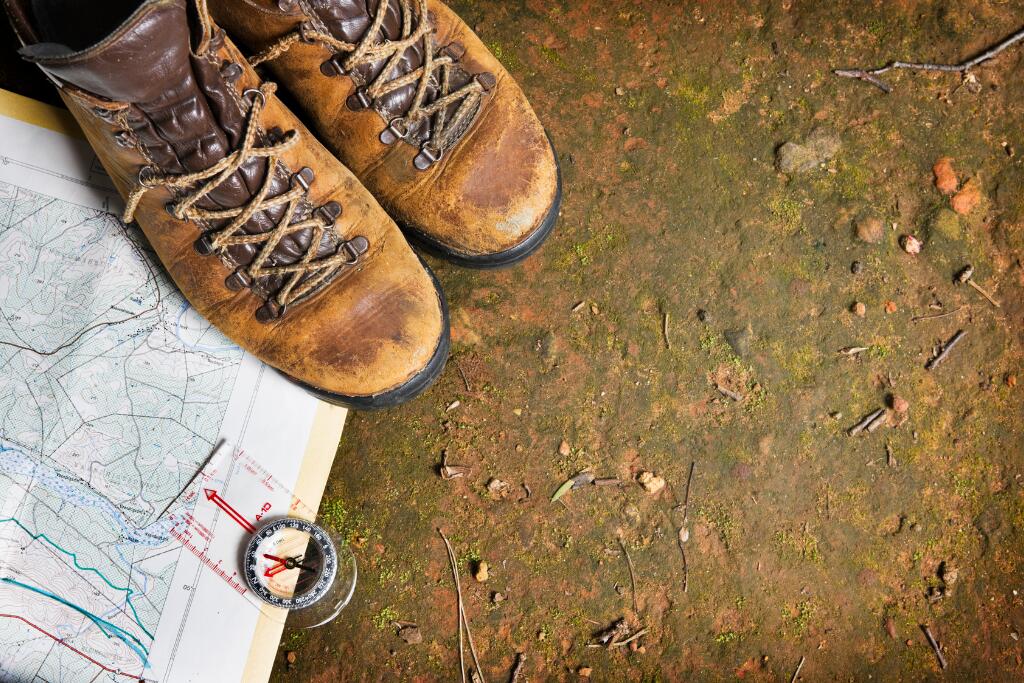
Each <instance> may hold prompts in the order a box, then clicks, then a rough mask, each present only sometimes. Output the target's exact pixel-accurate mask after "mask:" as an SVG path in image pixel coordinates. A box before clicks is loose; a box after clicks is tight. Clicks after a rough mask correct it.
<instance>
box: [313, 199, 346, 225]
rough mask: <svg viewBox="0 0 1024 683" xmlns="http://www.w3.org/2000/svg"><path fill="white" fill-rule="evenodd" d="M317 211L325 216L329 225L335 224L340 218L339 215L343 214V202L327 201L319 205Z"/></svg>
mask: <svg viewBox="0 0 1024 683" xmlns="http://www.w3.org/2000/svg"><path fill="white" fill-rule="evenodd" d="M316 213H317V214H319V215H320V216H322V217H323V219H324V221H325V222H326V223H327V225H334V223H335V222H336V221H337V220H338V216H340V215H341V204H339V203H338V202H327V203H326V204H324V205H323V206H321V207H318V208H317V210H316Z"/></svg>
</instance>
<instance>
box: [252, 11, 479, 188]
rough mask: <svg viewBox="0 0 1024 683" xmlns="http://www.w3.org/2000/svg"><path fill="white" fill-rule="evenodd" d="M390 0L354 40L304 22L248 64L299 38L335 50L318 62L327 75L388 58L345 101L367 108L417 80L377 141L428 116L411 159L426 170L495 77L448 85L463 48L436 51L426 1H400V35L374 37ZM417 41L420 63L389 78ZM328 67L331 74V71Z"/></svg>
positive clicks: (405, 135) (401, 134)
mask: <svg viewBox="0 0 1024 683" xmlns="http://www.w3.org/2000/svg"><path fill="white" fill-rule="evenodd" d="M389 4H390V3H389V2H387V0H381V2H380V3H378V5H377V12H376V14H375V15H374V18H373V21H372V23H371V24H370V26H369V27H368V28H367V30H366V32H365V33H364V34H363V37H362V39H360V40H359V42H357V43H349V42H346V41H343V40H338V39H337V38H335V37H334V36H332V35H330V34H328V33H324V32H323V31H319V30H317V29H315V28H314V27H312V26H311V25H310V24H308V23H304V24H302V25H301V26H299V28H298V29H297V30H295V31H293V32H291V33H287V34H285V35H284V36H282V37H281V38H279V39H278V40H277V41H275V42H274V43H272V44H271V45H270V46H269V47H267V48H266V49H265V50H263V51H262V52H260V53H258V54H256V55H254V56H253V57H251V58H250V59H249V63H250V64H251V65H252V66H254V67H255V66H258V65H259V64H262V63H264V62H268V61H271V60H274V59H277V58H278V57H280V56H281V55H283V54H284V53H285V52H287V51H288V50H289V49H291V47H292V46H293V45H295V44H296V43H298V42H300V41H301V42H305V43H319V44H322V45H324V46H326V47H327V48H328V49H330V50H332V51H334V53H335V55H334V56H333V57H332V58H331V59H330V60H328V61H327V62H324V64H323V65H322V66H321V70H322V71H323V72H324V73H326V74H328V75H342V74H344V73H351V71H352V70H353V69H355V68H356V67H358V66H361V65H364V64H370V63H373V62H376V61H378V60H381V59H387V62H386V63H385V65H384V68H383V69H381V71H380V74H379V75H378V76H377V77H376V78H375V79H373V81H371V82H370V83H369V84H366V85H364V86H362V87H360V88H359V89H357V90H356V92H355V94H354V95H353V98H350V106H352V107H353V108H365V107H369V106H370V104H371V103H372V102H373V101H374V100H376V99H378V98H380V97H383V96H385V95H387V94H388V93H391V92H394V91H395V90H398V89H399V88H402V87H405V86H407V85H409V84H412V83H417V86H416V92H415V94H414V95H413V98H412V101H411V103H410V105H409V107H408V108H407V109H406V111H405V113H404V114H403V115H402V116H398V117H396V118H393V119H391V120H390V121H389V122H388V127H387V128H386V129H385V130H384V131H383V132H382V133H381V136H380V138H381V142H383V143H384V144H389V145H390V144H393V143H394V142H396V141H397V140H408V139H409V137H410V134H411V132H412V131H413V130H415V128H416V126H417V125H418V124H420V123H422V122H423V121H424V120H425V119H429V118H430V117H433V121H432V124H433V125H432V126H431V129H430V135H429V136H428V137H427V139H426V140H425V141H424V142H423V143H422V145H421V147H420V153H419V154H418V155H417V156H416V158H415V160H414V162H413V163H414V164H415V166H416V168H418V169H420V170H425V169H426V168H429V167H430V166H431V165H432V164H434V163H435V162H437V161H438V160H440V159H441V157H442V155H443V154H444V153H445V151H446V150H447V149H449V148H450V147H451V146H452V145H453V144H454V143H455V142H457V140H458V138H459V136H461V134H462V133H463V132H464V131H465V130H466V128H467V126H468V124H469V123H470V122H471V120H472V118H473V117H474V116H475V115H476V113H477V111H478V110H479V105H480V102H481V100H482V99H483V93H484V92H486V91H487V90H489V89H490V88H491V87H493V85H494V83H495V80H494V76H493V75H492V74H489V73H483V74H477V75H476V77H474V79H473V80H471V81H470V82H469V83H467V84H465V85H463V86H462V87H459V88H456V89H454V90H453V89H452V82H451V76H452V67H453V66H454V65H455V63H456V61H457V60H458V58H459V57H460V56H461V54H462V49H461V48H460V47H459V46H458V45H452V46H448V47H447V48H445V49H443V50H440V51H438V50H437V49H436V46H435V43H434V31H433V29H432V27H431V26H430V22H429V19H428V15H427V2H426V0H399V7H400V9H401V13H402V33H401V38H399V39H398V40H380V41H378V38H377V37H378V35H379V33H380V28H381V26H383V24H384V20H385V18H386V17H387V12H388V7H389ZM420 40H423V64H422V65H421V66H420V67H419V68H417V69H415V70H413V71H409V72H408V73H405V74H399V75H396V76H393V77H390V78H389V77H388V74H392V73H398V72H397V68H398V67H399V66H400V64H401V62H402V56H403V55H404V54H405V51H406V50H407V49H409V48H410V47H412V46H414V45H415V44H416V43H417V42H418V41H420ZM342 55H344V56H343V57H342ZM330 71H333V72H334V73H333V74H331V73H330ZM431 81H433V83H434V84H435V85H436V86H437V96H436V97H435V98H434V99H433V101H431V102H427V101H426V98H427V94H428V87H429V85H430V84H431ZM353 100H354V101H353ZM456 102H458V103H459V106H458V108H457V109H456V110H455V112H454V113H453V114H451V115H450V116H449V115H448V108H449V105H452V104H454V103H456Z"/></svg>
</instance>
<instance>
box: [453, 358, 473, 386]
mask: <svg viewBox="0 0 1024 683" xmlns="http://www.w3.org/2000/svg"><path fill="white" fill-rule="evenodd" d="M455 369H456V370H458V371H459V374H460V375H462V383H463V384H465V385H466V391H473V390H472V389H470V388H469V380H468V379H466V373H464V372H463V371H462V366H461V365H459V363H458V361H456V363H455Z"/></svg>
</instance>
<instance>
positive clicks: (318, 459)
mask: <svg viewBox="0 0 1024 683" xmlns="http://www.w3.org/2000/svg"><path fill="white" fill-rule="evenodd" d="M0 114H2V115H3V116H7V117H10V118H12V119H17V120H19V121H24V122H25V123H30V124H32V125H34V126H39V127H40V128H46V129H48V130H52V131H55V132H57V133H62V134H64V135H67V136H68V137H73V138H79V139H84V138H85V136H84V134H83V133H82V130H81V128H79V127H78V124H77V123H76V122H75V119H74V117H73V116H71V114H70V113H69V112H68V111H67V110H65V109H60V108H58V107H54V106H52V105H49V104H46V103H45V102H39V101H38V100H33V99H30V98H28V97H23V96H22V95H18V94H17V93H13V92H10V91H9V90H4V89H2V88H0ZM347 416H348V411H347V410H346V409H345V408H342V407H340V406H333V405H330V404H329V403H324V402H322V401H321V402H320V403H319V405H317V409H316V415H314V416H313V428H312V431H311V433H310V436H309V442H308V443H307V444H306V452H305V453H304V454H303V457H302V466H301V468H300V469H299V478H298V481H297V482H296V484H295V491H294V494H295V495H296V496H298V498H299V499H300V500H302V501H303V502H304V503H305V504H306V505H308V506H309V508H310V509H311V510H318V509H319V508H320V499H321V498H323V495H324V487H325V486H326V485H327V477H328V475H329V474H330V473H331V465H332V464H334V454H335V452H337V450H338V442H339V441H341V433H342V431H343V430H344V428H345V418H346V417H347ZM310 521H312V520H310ZM283 632H284V623H283V621H278V620H275V619H271V618H270V617H268V616H266V615H265V614H260V617H259V620H258V621H257V622H256V629H255V630H254V631H253V638H252V643H251V644H250V646H249V657H248V659H247V661H246V663H245V669H244V671H243V673H242V678H241V679H240V680H242V681H245V682H246V683H248V682H249V681H266V680H268V679H269V678H270V672H271V670H273V668H274V660H275V659H276V657H277V647H278V645H279V644H280V642H281V634H282V633H283Z"/></svg>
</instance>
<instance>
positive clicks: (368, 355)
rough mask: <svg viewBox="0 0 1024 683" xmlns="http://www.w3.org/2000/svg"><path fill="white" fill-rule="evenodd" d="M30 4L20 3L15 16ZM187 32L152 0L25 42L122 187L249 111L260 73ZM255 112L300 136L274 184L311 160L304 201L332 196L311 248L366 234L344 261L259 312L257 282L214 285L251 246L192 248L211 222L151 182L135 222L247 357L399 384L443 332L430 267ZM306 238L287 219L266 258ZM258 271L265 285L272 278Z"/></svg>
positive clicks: (311, 147)
mask: <svg viewBox="0 0 1024 683" xmlns="http://www.w3.org/2000/svg"><path fill="white" fill-rule="evenodd" d="M27 16H31V15H30V13H26V12H22V16H21V20H22V21H24V20H25V18H26V17H27ZM15 25H16V26H17V25H18V19H17V18H16V21H15ZM194 33H195V29H194V28H193V27H192V26H191V25H190V22H189V17H188V15H187V12H186V0H150V1H149V2H146V3H144V4H143V6H142V7H141V8H140V9H139V10H138V11H137V12H136V13H135V15H133V17H132V18H131V19H129V20H128V21H126V22H125V24H124V25H122V26H121V28H119V29H118V30H117V31H115V32H114V33H113V34H112V35H111V36H110V37H108V38H107V39H106V40H104V41H103V42H101V43H100V44H99V45H97V46H95V47H94V48H90V49H88V50H84V51H81V52H74V51H69V50H68V49H66V48H62V47H61V46H55V45H47V44H38V43H29V45H28V46H27V47H26V48H25V49H24V51H23V52H24V53H25V55H26V56H27V57H28V58H29V59H30V60H32V61H34V62H36V63H39V64H40V65H41V66H43V67H44V68H45V69H46V70H47V71H48V72H49V73H50V74H51V76H53V77H55V78H57V79H58V80H60V81H61V82H62V83H64V84H65V87H63V88H62V90H61V95H62V97H63V99H64V100H65V102H66V103H67V104H68V107H69V109H70V110H71V112H72V114H74V115H75V117H76V119H77V120H78V121H79V123H80V125H81V126H82V128H83V130H84V132H85V134H86V136H87V138H88V139H89V141H90V142H91V143H92V145H93V148H94V149H95V150H96V152H97V155H98V156H99V158H100V160H101V162H102V163H103V164H104V166H105V167H106V169H107V171H108V173H109V174H110V176H111V178H112V179H113V181H114V183H115V184H116V185H117V187H118V189H119V190H120V191H121V193H122V194H125V195H127V194H128V192H129V191H130V190H131V189H132V188H133V187H134V186H135V184H136V183H137V181H138V176H139V173H140V169H142V168H143V167H146V166H155V167H157V168H159V169H160V170H161V171H162V172H166V173H185V172H188V171H195V170H202V169H206V168H208V167H210V166H211V165H213V164H214V163H216V162H217V161H218V160H220V159H221V158H223V157H224V156H225V155H226V154H227V153H228V152H229V151H230V150H232V149H234V148H235V147H236V146H237V144H238V141H239V138H240V136H241V134H242V128H243V124H244V121H245V113H246V112H247V111H248V105H247V102H246V101H245V99H244V97H243V95H244V93H245V91H246V90H247V89H252V88H256V87H258V86H259V83H260V81H259V78H258V77H257V76H256V74H255V73H254V72H253V71H252V70H251V69H250V68H248V66H247V64H246V62H245V61H244V58H243V57H242V55H241V54H240V53H239V52H238V51H237V50H236V49H235V48H234V47H233V46H232V45H231V44H230V42H228V41H226V40H224V39H223V38H222V37H219V36H216V35H215V39H214V40H213V41H212V43H211V44H210V45H209V46H208V49H206V50H205V51H203V52H202V53H201V54H197V53H196V51H195V49H194V46H195V44H196V42H197V41H196V39H195V36H194ZM22 35H23V37H24V33H22ZM262 117H263V120H262V127H263V129H264V130H265V131H272V132H273V131H280V132H283V131H290V130H296V131H298V132H299V135H300V136H301V141H300V143H299V144H296V145H294V146H293V147H291V148H290V149H289V150H287V151H285V152H284V153H283V155H282V164H281V166H280V167H279V168H276V169H272V170H270V171H269V172H273V173H274V174H275V176H280V177H279V178H275V180H274V184H273V188H274V192H276V191H279V190H283V189H285V188H287V186H288V182H289V175H290V172H291V170H298V169H302V168H306V167H308V168H310V169H312V170H313V172H314V175H315V180H314V182H313V184H312V187H311V190H310V192H309V195H308V201H309V204H310V208H311V207H313V206H321V205H323V204H326V203H328V202H331V201H334V202H338V203H339V204H341V205H342V207H343V213H342V216H341V218H340V219H339V220H338V221H337V223H336V226H335V230H336V233H337V234H334V235H330V236H328V237H325V238H324V240H323V241H322V243H321V245H320V248H319V250H318V251H319V252H324V251H325V250H333V249H334V248H336V245H337V243H338V242H339V240H342V239H346V238H351V237H352V236H354V235H361V236H365V237H366V239H367V240H368V241H369V245H370V247H369V252H368V253H367V254H365V256H364V259H363V261H362V262H361V263H360V265H359V266H357V267H354V268H348V269H346V270H344V271H343V272H342V273H341V274H340V275H338V276H337V277H336V278H335V280H334V281H333V282H330V283H329V284H328V285H327V286H326V287H324V288H323V289H322V290H321V291H319V292H318V293H316V294H315V295H314V296H311V297H310V298H309V299H307V300H305V301H303V302H301V303H300V304H298V305H296V306H295V307H294V308H292V309H290V310H289V312H288V313H287V315H285V316H284V317H283V318H281V319H279V320H277V321H274V322H272V323H270V324H263V323H260V322H257V320H256V319H255V317H254V315H253V313H254V311H255V310H256V309H258V308H259V306H260V304H261V303H262V298H263V296H264V292H261V291H260V288H259V287H257V288H256V291H253V290H252V289H242V290H241V291H232V290H230V289H228V288H227V287H226V286H225V280H226V278H227V277H228V276H229V275H231V274H232V270H233V267H234V266H235V264H245V263H247V262H248V260H251V259H252V257H253V254H254V250H253V247H252V246H250V245H239V246H238V247H231V248H230V249H231V251H230V254H229V255H227V256H226V258H223V259H221V258H218V257H217V256H215V255H210V256H201V255H200V254H199V253H197V251H196V250H195V248H194V246H193V245H194V242H195V241H196V239H197V237H198V236H199V235H200V234H201V231H202V230H204V229H206V228H207V227H209V226H199V225H195V224H192V223H189V222H185V221H180V220H178V219H176V218H174V217H173V216H172V215H170V214H169V213H168V212H167V211H166V210H165V205H166V204H167V203H168V202H169V201H170V200H171V198H172V197H171V195H170V193H169V191H167V190H164V189H162V188H158V189H154V190H152V191H150V192H148V193H147V194H146V195H144V196H143V199H142V202H141V204H140V206H139V209H138V210H137V211H136V216H137V218H138V222H139V224H140V226H141V227H142V229H143V231H144V232H145V234H146V236H147V239H148V240H149V241H150V243H151V245H152V246H153V248H154V250H155V251H156V253H157V255H158V256H159V257H160V260H161V261H162V262H163V264H164V265H165V267H166V268H167V270H168V272H169V273H170V275H171V276H172V278H173V279H174V281H175V282H176V283H177V285H178V286H179V288H180V289H181V290H182V292H183V293H184V294H185V296H186V297H187V298H188V299H189V301H190V303H192V305H193V306H194V307H195V308H196V309H197V310H198V311H199V312H200V313H202V314H203V315H204V316H205V317H206V318H207V319H209V320H210V321H211V322H212V323H213V324H214V325H216V326H217V327H218V328H220V329H221V330H222V331H224V332H225V333H226V334H227V335H228V336H229V337H231V338H232V339H233V340H235V341H236V342H237V343H239V344H240V345H241V346H242V347H243V348H245V349H246V350H248V351H250V352H252V353H253V354H254V355H256V356H257V357H258V358H260V359H262V360H264V361H266V362H268V363H270V364H271V365H273V366H275V367H277V368H279V369H281V370H282V371H284V372H285V373H287V374H289V375H291V376H292V377H295V378H296V379H299V380H301V381H303V382H305V383H307V384H310V385H312V386H314V387H316V388H319V389H322V390H325V391H328V392H331V393H335V394H341V395H344V396H372V395H375V394H379V393H382V392H384V391H388V390H391V389H394V388H396V387H398V386H400V385H402V384H403V383H404V382H406V381H407V380H409V379H410V378H412V377H413V376H414V375H416V374H418V373H419V372H420V371H421V370H422V369H423V368H424V367H425V366H426V365H427V364H428V362H429V361H430V359H431V358H432V356H433V355H434V353H435V351H436V349H437V348H438V346H439V344H440V340H441V338H442V335H443V333H444V315H443V310H442V308H443V304H442V302H441V300H440V298H439V296H440V295H439V293H438V292H437V290H436V288H435V286H434V284H433V281H432V278H431V277H430V275H429V274H428V273H427V271H426V270H425V269H424V267H423V266H422V264H421V263H420V262H419V260H418V259H417V257H416V256H415V254H414V253H413V252H412V251H411V249H409V247H408V245H407V244H405V242H404V240H403V239H402V236H401V234H400V232H399V231H398V229H397V226H395V225H394V222H393V221H392V220H391V219H390V218H389V217H388V216H387V214H386V213H385V212H384V211H383V210H382V209H381V208H380V206H379V205H378V204H377V203H376V202H375V201H374V199H373V198H372V196H370V195H369V193H368V192H366V190H365V188H363V187H362V185H361V184H360V183H359V182H358V181H357V180H356V178H355V177H354V176H352V174H351V173H349V172H348V171H347V169H345V168H344V167H343V166H341V164H339V163H338V162H337V161H336V160H335V159H334V158H333V157H332V156H331V155H330V154H329V153H328V152H327V150H325V149H323V147H322V146H321V145H319V144H318V143H317V142H316V141H315V140H314V139H313V138H312V136H310V134H309V133H308V132H307V131H305V129H304V128H303V127H302V125H301V124H300V123H299V122H298V120H297V119H296V118H295V117H294V116H293V115H292V114H291V113H290V112H289V111H288V110H287V109H286V108H285V107H284V106H283V105H281V104H280V102H279V101H278V100H277V99H276V98H275V97H270V98H268V101H267V104H266V108H265V110H264V112H263V114H262ZM267 172H268V169H267V164H266V161H265V160H264V159H251V160H250V162H247V163H246V164H245V165H244V166H243V167H242V168H241V169H240V170H239V171H238V172H237V173H235V174H234V175H233V176H232V177H231V178H229V179H228V181H226V182H224V183H223V184H221V185H220V186H219V187H218V188H217V189H216V190H214V191H213V192H212V193H211V194H210V195H209V196H208V197H206V198H205V199H204V200H203V201H204V202H206V205H207V206H208V207H209V208H217V207H235V206H238V205H239V204H241V203H244V202H246V201H248V200H249V198H251V196H252V194H253V193H254V192H255V191H256V190H257V188H258V187H259V186H260V185H261V184H262V182H263V180H264V179H265V178H266V176H265V174H266V173H267ZM272 194H273V192H272ZM279 217H280V208H279V207H275V208H273V209H270V210H267V211H264V212H259V213H257V214H256V215H254V216H253V217H252V218H251V219H250V220H249V221H248V222H247V223H246V224H245V231H246V232H248V233H250V234H254V233H257V232H264V231H266V230H269V229H272V227H273V226H274V225H275V224H276V219H277V218H279ZM309 239H310V234H309V231H308V230H307V231H304V232H299V233H293V235H292V236H289V237H286V238H284V239H283V240H282V242H281V243H280V244H279V245H278V246H277V248H276V249H275V250H274V252H273V258H274V259H276V260H278V261H279V262H281V263H288V262H291V261H294V260H295V259H296V258H298V257H299V256H301V255H302V254H304V253H305V251H306V248H305V247H306V245H307V244H308V241H309ZM304 241H305V243H304ZM261 284H262V285H263V289H267V290H272V289H273V287H274V285H275V283H273V282H264V283H261Z"/></svg>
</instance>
